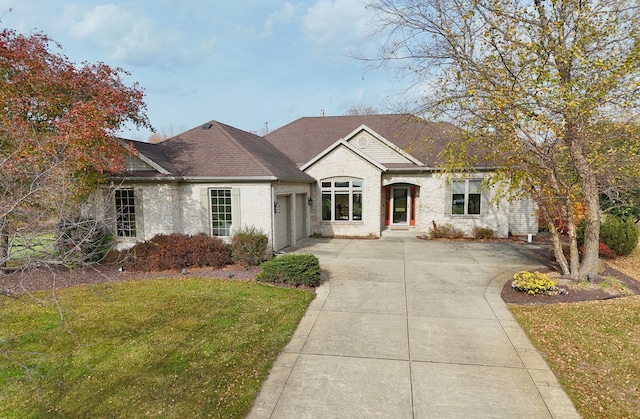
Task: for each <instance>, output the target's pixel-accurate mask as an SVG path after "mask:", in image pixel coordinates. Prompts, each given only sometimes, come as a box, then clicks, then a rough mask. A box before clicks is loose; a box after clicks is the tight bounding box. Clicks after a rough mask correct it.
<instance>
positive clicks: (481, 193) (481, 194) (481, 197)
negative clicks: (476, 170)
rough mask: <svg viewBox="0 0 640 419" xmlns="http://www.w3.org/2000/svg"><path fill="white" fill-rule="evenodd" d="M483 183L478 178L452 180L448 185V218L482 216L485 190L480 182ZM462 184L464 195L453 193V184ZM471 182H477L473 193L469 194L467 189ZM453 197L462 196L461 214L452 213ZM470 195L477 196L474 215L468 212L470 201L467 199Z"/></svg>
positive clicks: (484, 206) (484, 205) (484, 204)
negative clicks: (476, 208) (476, 210)
mask: <svg viewBox="0 0 640 419" xmlns="http://www.w3.org/2000/svg"><path fill="white" fill-rule="evenodd" d="M483 181H484V179H479V178H464V179H452V180H451V182H450V183H449V192H450V193H449V197H448V208H449V216H452V217H479V216H482V215H484V211H485V208H486V203H485V193H486V192H485V189H484V188H483V185H482V182H483ZM462 182H464V193H454V183H462ZM471 182H478V183H479V185H478V188H477V189H476V192H475V193H470V190H469V187H470V183H471ZM454 195H463V201H462V209H463V212H461V213H454V202H453V201H454ZM471 195H477V196H478V200H477V204H478V212H477V213H476V212H474V213H470V212H469V206H470V203H471V201H470V199H469V197H470V196H471Z"/></svg>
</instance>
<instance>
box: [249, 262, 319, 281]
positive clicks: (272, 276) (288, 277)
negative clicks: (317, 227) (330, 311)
mask: <svg viewBox="0 0 640 419" xmlns="http://www.w3.org/2000/svg"><path fill="white" fill-rule="evenodd" d="M256 280H257V281H261V282H273V283H282V284H288V285H293V286H298V285H307V286H311V287H315V286H317V285H318V284H319V283H320V262H319V261H318V258H317V257H316V256H314V255H298V254H288V255H282V256H279V257H277V258H275V259H271V260H269V261H267V262H265V263H263V264H262V271H261V272H260V273H259V274H258V275H256Z"/></svg>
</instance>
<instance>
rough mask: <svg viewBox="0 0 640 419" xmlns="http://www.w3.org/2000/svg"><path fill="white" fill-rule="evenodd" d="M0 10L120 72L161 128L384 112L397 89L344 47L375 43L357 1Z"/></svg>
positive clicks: (70, 0)
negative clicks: (365, 109) (357, 109)
mask: <svg viewBox="0 0 640 419" xmlns="http://www.w3.org/2000/svg"><path fill="white" fill-rule="evenodd" d="M9 9H11V12H8V11H9ZM0 13H4V15H3V16H2V27H4V28H10V29H15V30H18V31H19V32H22V33H32V32H37V31H42V32H44V33H46V34H47V35H50V36H51V37H52V38H53V39H55V40H56V41H58V42H59V43H61V44H62V46H63V52H64V53H65V54H66V55H67V56H68V57H69V58H70V60H71V61H73V62H76V63H79V62H82V61H89V62H98V61H102V62H104V63H106V64H108V65H110V66H113V67H122V68H123V69H125V70H127V71H129V72H130V73H131V76H130V79H127V81H128V82H129V83H131V82H134V81H137V82H139V83H140V85H141V86H142V87H143V88H144V89H145V94H146V98H145V100H146V102H147V106H148V116H149V118H150V119H151V123H152V124H153V125H154V127H155V128H156V129H158V130H159V131H161V132H165V133H177V132H180V131H182V130H184V129H188V128H192V127H194V126H197V125H199V124H201V123H202V122H205V121H208V120H211V119H215V120H217V121H220V122H223V123H226V124H229V125H232V126H235V127H237V128H240V129H243V130H246V131H254V132H257V133H259V134H263V133H264V129H265V121H268V128H269V130H273V129H275V128H278V127H281V126H283V125H285V124H287V123H289V122H291V121H293V120H295V119H297V118H300V117H302V116H317V115H319V114H320V110H321V109H324V112H325V115H342V114H344V113H345V112H346V111H347V109H349V108H350V107H352V106H355V105H367V106H373V107H376V108H378V109H380V110H381V111H385V110H387V107H388V106H389V104H393V103H397V102H400V101H402V97H403V93H404V86H402V84H401V82H400V81H399V80H398V79H396V78H395V77H394V75H393V74H392V73H390V72H384V71H373V72H372V71H369V70H368V69H367V67H366V65H365V64H364V63H363V62H360V61H357V60H354V59H353V58H350V56H349V54H350V53H351V52H356V51H373V50H374V48H375V40H374V39H372V38H371V37H370V36H369V35H370V34H371V33H372V32H373V27H372V26H371V22H370V18H371V16H370V15H369V12H368V11H367V10H366V9H365V7H364V5H363V3H362V1H361V0H308V1H306V0H305V1H295V0H290V1H281V0H235V1H223V0H213V1H195V0H181V1H176V0H153V1H152V0H131V1H108V0H105V1H93V0H58V1H51V0H27V1H25V0H0ZM148 134H149V133H148V132H145V131H142V132H135V131H133V132H132V131H126V132H123V133H122V135H124V136H127V137H129V138H134V139H139V140H140V139H146V138H147V137H148Z"/></svg>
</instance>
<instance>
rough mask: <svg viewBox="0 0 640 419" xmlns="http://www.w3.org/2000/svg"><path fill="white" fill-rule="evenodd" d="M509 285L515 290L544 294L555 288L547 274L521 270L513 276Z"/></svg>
mask: <svg viewBox="0 0 640 419" xmlns="http://www.w3.org/2000/svg"><path fill="white" fill-rule="evenodd" d="M511 286H512V287H513V288H514V289H516V290H517V291H521V292H526V293H527V294H531V295H533V294H545V293H549V292H552V291H555V290H556V283H555V282H554V281H553V280H552V279H551V278H549V277H548V276H547V275H545V274H543V273H540V272H538V271H536V272H527V271H521V272H518V273H517V274H515V275H514V276H513V282H512V283H511Z"/></svg>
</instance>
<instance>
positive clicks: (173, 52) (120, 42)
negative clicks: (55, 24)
mask: <svg viewBox="0 0 640 419" xmlns="http://www.w3.org/2000/svg"><path fill="white" fill-rule="evenodd" d="M63 20H64V21H65V23H66V25H67V28H68V30H69V33H70V34H71V36H72V37H73V38H75V39H76V40H79V41H82V42H85V43H87V44H91V45H93V46H95V47H97V48H99V49H101V50H102V51H103V52H104V53H105V54H107V55H108V56H109V57H110V58H111V59H114V60H118V61H121V62H124V63H127V64H133V65H139V66H155V67H164V68H167V67H170V66H172V65H173V64H175V63H176V62H177V61H178V60H179V59H180V58H184V56H185V54H186V55H188V52H187V53H185V52H184V51H181V50H180V44H181V42H182V41H183V39H184V38H185V36H184V34H183V33H182V32H181V31H179V30H176V29H172V28H166V27H163V26H161V25H160V24H158V23H156V22H155V21H153V20H152V19H150V18H149V17H146V16H143V15H141V14H136V13H134V12H133V11H130V10H127V9H124V8H122V7H119V6H117V5H114V4H103V5H98V6H95V7H93V8H86V7H82V6H72V7H67V8H66V10H65V13H64V16H63Z"/></svg>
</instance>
